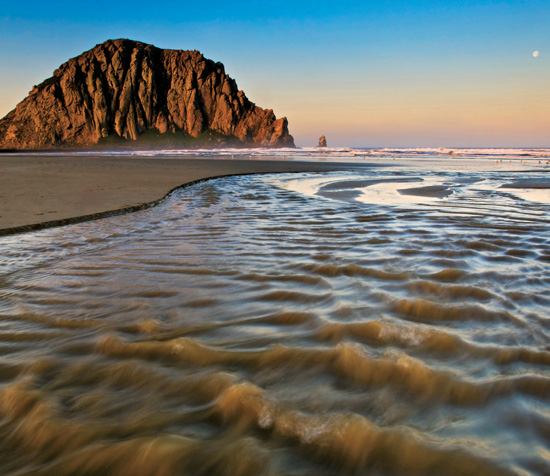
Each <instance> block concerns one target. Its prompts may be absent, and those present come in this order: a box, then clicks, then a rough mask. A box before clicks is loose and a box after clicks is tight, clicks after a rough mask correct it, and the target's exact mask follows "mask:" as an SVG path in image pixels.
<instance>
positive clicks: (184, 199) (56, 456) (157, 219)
mask: <svg viewBox="0 0 550 476" xmlns="http://www.w3.org/2000/svg"><path fill="white" fill-rule="evenodd" d="M466 162H467V161H465V162H463V163H459V162H452V163H451V162H450V161H449V160H448V161H447V162H441V161H440V162H435V161H434V162H429V163H420V164H419V163H418V162H411V163H409V164H408V165H407V166H404V165H403V164H392V163H391V162H388V163H387V164H386V166H381V167H372V168H371V167H364V168H358V170H357V173H350V172H349V171H348V172H345V173H325V174H301V175H266V176H244V177H230V178H229V177H228V178H221V179H215V180H211V181H208V182H205V183H202V184H198V185H194V186H191V187H188V188H185V189H181V190H179V191H177V192H175V193H174V194H173V195H171V196H170V197H169V198H168V199H167V200H166V201H165V202H164V203H163V204H162V205H160V206H158V207H156V208H154V209H151V210H148V211H144V212H139V213H135V214H131V215H126V216H122V217H113V218H107V219H103V220H99V221H95V222H89V223H85V224H80V225H73V226H67V227H62V228H56V229H50V230H44V231H40V232H36V233H29V234H24V235H17V236H13V237H4V238H1V239H0V250H1V251H2V253H1V257H0V474H3V475H11V476H13V475H30V474H32V475H56V476H59V475H74V474H79V475H110V474H112V475H132V476H140V475H159V476H165V475H166V476H168V475H234V476H240V475H242V476H245V475H321V476H322V475H332V474H365V475H375V476H401V475H403V476H406V475H512V474H514V475H548V474H550V313H549V309H550V293H549V292H548V289H550V203H549V202H550V191H549V190H548V188H547V185H548V170H547V168H545V167H544V166H543V167H541V168H539V169H537V168H536V167H534V168H533V167H524V166H521V167H519V166H518V167H508V166H506V164H504V165H496V164H494V161H490V163H489V162H483V161H479V160H478V161H475V160H471V161H469V162H467V163H466ZM449 164H452V165H449ZM545 187H546V188H545Z"/></svg>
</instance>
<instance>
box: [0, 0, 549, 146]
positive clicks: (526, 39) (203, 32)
mask: <svg viewBox="0 0 550 476" xmlns="http://www.w3.org/2000/svg"><path fill="white" fill-rule="evenodd" d="M548 25H550V2H548V1H547V0H545V1H539V0H532V1H524V2H521V1H511V0H509V1H461V2H458V1H444V0H442V1H437V2H436V1H422V0H419V1H392V2H389V1H383V0H380V1H375V2H370V1H367V2H362V3H360V4H358V2H348V1H341V2H338V3H337V2H322V1H317V2H313V1H302V2H300V1H295V2H277V3H266V2H218V1H215V0H213V1H209V2H204V3H198V2H185V1H180V2H157V4H153V3H151V2H150V1H149V2H143V1H134V2H131V3H130V2H106V1H96V2H92V3H86V4H85V5H84V4H82V5H81V4H80V3H77V2H74V1H71V2H68V1H52V2H19V3H11V4H9V5H5V6H3V7H2V11H1V12H0V45H1V48H0V116H3V115H5V114H7V113H8V112H9V111H10V110H11V109H13V107H15V105H16V104H17V103H18V102H19V101H20V100H22V99H23V98H24V97H25V96H26V95H27V93H28V92H29V91H30V89H31V88H32V86H33V85H34V84H38V83H39V82H41V81H42V80H44V79H45V78H47V77H49V76H51V74H52V72H53V70H54V69H55V68H57V67H58V66H59V65H60V64H61V63H63V62H64V61H66V60H67V59H68V58H70V57H73V56H77V55H79V54H80V53H82V52H83V51H85V50H88V49H90V48H92V47H93V46H94V45H95V44H97V43H101V42H103V41H105V40H106V39H111V38H132V39H135V40H140V41H144V42H146V43H152V44H154V45H156V46H158V47H161V48H173V49H198V50H200V51H201V52H202V53H203V54H204V55H205V56H206V57H208V58H211V59H214V60H216V61H221V62H222V63H224V65H225V67H226V71H227V72H228V73H229V74H230V75H231V76H232V77H233V78H235V79H236V81H237V84H238V85H239V87H240V88H241V89H243V90H244V91H245V92H246V94H247V96H248V97H249V98H250V99H251V100H252V101H254V102H255V103H256V104H258V105H259V106H261V107H269V108H273V109H274V111H275V113H276V114H277V116H278V117H280V116H287V117H288V119H289V126H290V130H291V133H292V134H293V135H294V136H295V138H296V142H297V144H298V145H300V146H308V145H315V144H316V141H317V138H318V137H319V136H320V135H321V134H325V135H326V136H327V139H328V141H329V146H330V145H334V146H346V145H349V146H372V147H377V146H435V147H439V146H449V147H458V146H476V147H477V146H502V147H514V146H515V147H523V146H533V147H550V27H549V26H548ZM533 51H539V55H538V57H536V58H535V57H534V56H533Z"/></svg>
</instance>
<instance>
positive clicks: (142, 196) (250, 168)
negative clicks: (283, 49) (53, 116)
mask: <svg viewBox="0 0 550 476" xmlns="http://www.w3.org/2000/svg"><path fill="white" fill-rule="evenodd" d="M365 166H368V164H349V163H326V162H325V163H318V162H301V161H290V160H247V159H229V158H227V159H224V158H204V157H201V158H158V157H155V158H136V157H135V156H116V157H112V156H88V157H82V156H48V155H28V154H24V153H19V154H5V155H4V154H2V155H0V203H1V206H0V235H8V234H14V233H22V232H26V231H32V230H36V229H42V228H47V227H50V226H60V225H63V224H68V223H77V222H79V221H84V220H88V219H95V218H100V217H101V216H105V215H106V214H108V213H109V212H113V211H114V212H122V211H123V210H124V211H132V210H136V209H140V208H143V207H146V206H152V205H153V204H154V203H155V202H156V201H159V200H162V198H163V197H164V196H165V195H166V194H167V193H168V192H170V191H171V190H172V189H174V188H177V187H179V186H181V185H184V184H187V183H190V182H195V181H200V180H205V179H207V178H210V177H218V176H223V175H233V174H249V173H250V174H252V173H271V172H306V171H311V172H321V171H332V170H350V169H356V168H358V167H365Z"/></svg>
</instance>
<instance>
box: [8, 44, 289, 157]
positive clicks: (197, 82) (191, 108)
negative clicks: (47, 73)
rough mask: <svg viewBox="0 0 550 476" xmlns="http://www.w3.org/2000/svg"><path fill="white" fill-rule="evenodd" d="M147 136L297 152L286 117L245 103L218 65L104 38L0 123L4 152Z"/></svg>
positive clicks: (185, 54) (182, 53)
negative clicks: (276, 115)
mask: <svg viewBox="0 0 550 476" xmlns="http://www.w3.org/2000/svg"><path fill="white" fill-rule="evenodd" d="M144 133H147V134H145V136H143V134H144ZM147 136H154V137H156V140H157V141H160V142H162V139H164V138H169V137H181V138H200V137H202V138H204V137H209V138H210V139H215V140H216V141H218V142H219V143H221V144H224V143H231V144H234V145H245V146H254V147H257V146H265V147H294V142H293V139H292V136H291V135H290V134H289V132H288V122H287V119H286V118H285V117H283V118H281V119H277V118H276V117H275V114H273V111H272V110H271V109H262V108H260V107H258V106H256V105H255V104H254V103H252V102H250V101H249V100H248V99H247V98H246V96H245V94H244V92H243V91H239V90H238V88H237V84H236V83H235V81H234V80H233V79H231V78H230V77H229V76H228V75H227V74H225V71H224V67H223V65H222V64H221V63H215V62H213V61H211V60H209V59H206V58H205V57H204V56H203V55H202V54H201V53H199V52H198V51H181V50H162V49H159V48H156V47H155V46H153V45H147V44H144V43H140V42H137V41H131V40H109V41H106V42H105V43H102V44H101V45H97V46H96V47H95V48H93V49H91V50H89V51H86V52H85V53H83V54H81V55H80V56H78V57H76V58H72V59H70V60H69V61H68V62H66V63H64V64H63V65H61V66H60V67H59V69H57V70H56V71H55V72H54V73H53V77H51V78H49V79H47V80H46V81H44V82H43V83H42V84H40V85H38V86H35V87H34V88H33V90H32V91H31V92H30V93H29V96H28V97H27V98H26V99H24V100H23V101H22V102H21V103H19V104H18V105H17V107H16V108H15V109H14V110H13V111H11V112H10V113H9V114H8V115H7V116H6V117H4V118H3V119H1V120H0V148H4V149H8V148H16V149H25V148H51V147H58V146H90V145H93V144H97V143H98V142H102V141H109V140H110V139H113V138H117V137H118V138H123V139H128V140H133V141H135V140H137V139H143V137H147ZM157 136H159V137H160V138H159V137H157ZM191 143H192V141H191ZM128 144H131V143H128Z"/></svg>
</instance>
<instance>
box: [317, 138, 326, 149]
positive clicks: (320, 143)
mask: <svg viewBox="0 0 550 476" xmlns="http://www.w3.org/2000/svg"><path fill="white" fill-rule="evenodd" d="M326 146H327V138H326V137H325V136H324V135H323V136H321V137H319V145H318V146H317V147H326Z"/></svg>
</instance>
